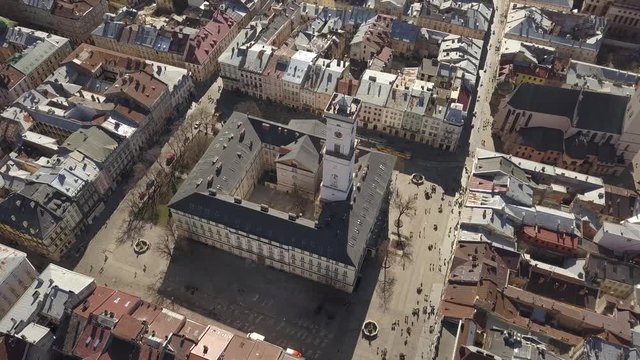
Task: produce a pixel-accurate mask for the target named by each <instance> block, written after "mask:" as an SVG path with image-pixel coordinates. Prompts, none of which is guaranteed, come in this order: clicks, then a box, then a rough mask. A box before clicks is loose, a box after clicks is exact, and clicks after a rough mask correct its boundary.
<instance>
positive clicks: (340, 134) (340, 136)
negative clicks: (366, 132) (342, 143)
mask: <svg viewBox="0 0 640 360" xmlns="http://www.w3.org/2000/svg"><path fill="white" fill-rule="evenodd" d="M333 135H335V137H337V138H338V139H342V133H341V132H340V131H336V132H335V133H333Z"/></svg>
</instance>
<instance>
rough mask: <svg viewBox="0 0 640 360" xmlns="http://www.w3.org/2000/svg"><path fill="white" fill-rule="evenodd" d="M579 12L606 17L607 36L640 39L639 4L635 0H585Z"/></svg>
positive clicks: (629, 40) (621, 38) (634, 40)
mask: <svg viewBox="0 0 640 360" xmlns="http://www.w3.org/2000/svg"><path fill="white" fill-rule="evenodd" d="M581 12H583V13H585V14H590V15H595V16H604V17H605V18H607V20H608V26H607V31H606V35H607V37H612V38H614V39H619V40H623V41H627V42H631V43H637V42H638V41H640V4H639V3H638V2H637V1H634V0H585V1H584V3H583V5H582V9H581Z"/></svg>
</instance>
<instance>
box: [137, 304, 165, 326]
mask: <svg viewBox="0 0 640 360" xmlns="http://www.w3.org/2000/svg"><path fill="white" fill-rule="evenodd" d="M160 311H162V307H160V306H158V305H156V304H152V303H150V302H148V301H143V302H142V303H141V304H140V306H139V307H138V308H137V309H136V311H134V312H133V314H131V316H133V317H134V318H136V319H138V320H140V321H146V322H147V323H149V324H151V322H153V320H155V318H156V316H158V314H160Z"/></svg>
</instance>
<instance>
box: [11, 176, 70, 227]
mask: <svg viewBox="0 0 640 360" xmlns="http://www.w3.org/2000/svg"><path fill="white" fill-rule="evenodd" d="M70 205H71V199H70V198H69V197H68V196H65V195H64V194H62V193H61V192H60V191H58V190H56V189H54V188H53V187H51V186H50V185H48V184H39V183H28V184H26V185H25V186H24V188H23V189H22V190H20V192H19V193H13V194H11V195H9V197H7V198H6V199H5V200H4V201H3V202H2V203H0V223H2V224H6V225H8V226H10V227H11V228H13V229H14V230H16V231H18V232H21V233H24V234H26V235H29V236H32V237H35V238H38V239H45V238H46V237H47V235H48V234H49V232H50V231H51V230H53V228H55V226H56V225H57V223H58V221H60V220H61V219H62V217H63V216H64V215H63V214H64V212H65V211H66V210H67V209H68V207H69V206H70Z"/></svg>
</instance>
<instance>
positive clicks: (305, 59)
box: [282, 50, 318, 108]
mask: <svg viewBox="0 0 640 360" xmlns="http://www.w3.org/2000/svg"><path fill="white" fill-rule="evenodd" d="M317 57H318V54H316V53H313V52H310V51H304V50H299V51H297V52H296V53H295V54H294V55H293V56H292V57H291V60H290V61H289V66H287V71H286V72H285V73H284V75H283V76H282V81H283V88H284V96H283V102H284V103H285V104H286V105H289V106H292V107H296V108H297V107H300V104H301V103H302V102H301V99H300V91H301V90H302V84H304V82H305V81H306V80H307V76H309V71H310V70H311V66H312V65H313V63H314V62H315V61H316V59H317Z"/></svg>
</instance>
